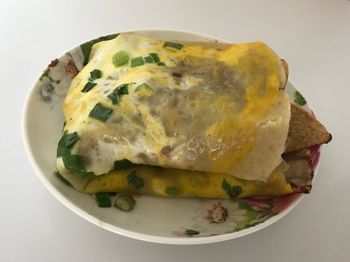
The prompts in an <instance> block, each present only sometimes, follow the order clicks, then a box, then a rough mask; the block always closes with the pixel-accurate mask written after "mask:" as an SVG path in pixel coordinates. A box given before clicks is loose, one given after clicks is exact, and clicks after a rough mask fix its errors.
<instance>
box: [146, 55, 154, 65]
mask: <svg viewBox="0 0 350 262" xmlns="http://www.w3.org/2000/svg"><path fill="white" fill-rule="evenodd" d="M144 60H145V63H149V64H150V63H153V62H154V60H153V57H152V56H151V55H148V56H146V57H144Z"/></svg>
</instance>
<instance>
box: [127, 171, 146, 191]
mask: <svg viewBox="0 0 350 262" xmlns="http://www.w3.org/2000/svg"><path fill="white" fill-rule="evenodd" d="M127 181H128V183H129V184H132V185H134V186H135V188H136V189H141V188H143V187H144V185H145V183H144V181H143V178H142V177H139V176H138V175H137V173H136V171H132V172H131V173H130V174H129V175H128V176H127Z"/></svg>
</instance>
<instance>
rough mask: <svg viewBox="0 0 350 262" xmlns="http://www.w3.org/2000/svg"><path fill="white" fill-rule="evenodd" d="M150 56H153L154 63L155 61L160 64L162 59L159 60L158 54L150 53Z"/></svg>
mask: <svg viewBox="0 0 350 262" xmlns="http://www.w3.org/2000/svg"><path fill="white" fill-rule="evenodd" d="M149 55H150V56H152V58H153V61H154V62H155V63H158V62H160V58H159V56H158V54H157V53H149Z"/></svg>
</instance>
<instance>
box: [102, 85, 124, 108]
mask: <svg viewBox="0 0 350 262" xmlns="http://www.w3.org/2000/svg"><path fill="white" fill-rule="evenodd" d="M128 87H129V84H122V85H120V86H117V87H116V88H115V89H114V90H113V91H112V93H110V94H109V95H108V96H107V97H108V98H109V99H111V100H112V103H113V105H115V104H118V102H120V100H121V98H122V96H123V95H127V94H129V88H128Z"/></svg>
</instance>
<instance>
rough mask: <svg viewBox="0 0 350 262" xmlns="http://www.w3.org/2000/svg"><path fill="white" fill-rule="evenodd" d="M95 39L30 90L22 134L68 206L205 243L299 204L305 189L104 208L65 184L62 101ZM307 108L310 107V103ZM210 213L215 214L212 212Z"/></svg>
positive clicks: (133, 231) (153, 234) (154, 235)
mask: <svg viewBox="0 0 350 262" xmlns="http://www.w3.org/2000/svg"><path fill="white" fill-rule="evenodd" d="M135 33H137V34H140V35H144V36H150V37H155V38H160V39H164V40H188V41H221V42H225V41H224V40H222V39H218V38H214V37H210V36H206V35H202V34H197V33H189V32H180V31H168V30H142V31H135ZM99 40H101V39H99ZM96 41H98V40H96ZM92 43H93V42H91V41H90V42H87V43H85V44H82V45H81V46H78V47H76V48H74V49H72V50H70V51H68V52H67V53H66V54H64V55H63V56H62V57H60V58H59V59H54V60H53V61H52V62H51V63H50V65H49V66H48V67H47V68H46V69H45V70H44V73H43V74H42V75H41V76H40V78H39V79H38V80H37V82H36V83H35V85H34V86H33V87H32V89H31V90H30V93H29V95H28V97H27V101H26V104H25V108H24V113H23V137H24V144H25V148H26V150H27V153H28V157H29V159H30V161H31V163H32V165H33V167H34V169H35V172H36V173H37V175H38V177H39V178H40V180H41V181H42V182H43V183H44V185H45V186H46V187H47V188H48V190H49V191H50V192H51V193H52V194H53V195H54V196H55V197H56V198H57V199H58V200H59V201H61V202H62V203H63V204H64V205H65V206H67V207H68V208H69V209H71V210H72V211H73V212H75V213H76V214H78V215H79V216H81V217H83V218H85V219H86V220H88V221H90V222H92V223H94V224H96V225H98V226H100V227H102V228H105V229H107V230H110V231H112V232H115V233H118V234H121V235H124V236H128V237H131V238H135V239H140V240H145V241H150V242H156V243H168V244H202V243H212V242H218V241H223V240H227V239H233V238H237V237H240V236H243V235H247V234H250V233H252V232H255V231H258V230H260V229H262V228H265V227H267V226H268V225H271V224H272V223H274V222H276V221H277V220H279V219H281V218H282V217H283V216H285V215H286V214H287V213H288V212H289V211H291V210H292V209H293V208H294V207H295V206H296V205H297V204H298V203H299V201H300V200H301V198H302V195H300V194H292V195H288V196H283V197H274V198H263V199H261V198H251V199H245V200H240V201H232V200H203V199H202V200H200V199H195V198H193V199H171V198H161V197H151V196H138V197H136V202H137V204H136V206H135V208H134V210H133V211H131V212H121V211H119V210H118V209H116V208H99V207H98V206H97V205H96V203H95V200H94V199H93V198H92V197H91V196H90V195H85V194H82V193H79V192H77V191H75V190H74V189H73V188H71V187H68V186H66V185H65V184H63V183H62V182H61V181H60V180H58V179H57V177H56V176H54V175H53V172H54V170H55V161H56V146H57V142H58V140H59V139H60V137H61V135H62V133H61V131H62V126H63V113H62V110H61V107H62V102H63V100H64V97H65V94H66V92H67V90H68V87H69V84H70V82H71V79H72V78H73V77H74V76H75V75H76V74H77V73H78V72H79V70H80V69H81V68H82V67H83V63H84V59H85V60H86V58H87V57H88V54H89V50H90V49H89V48H91V45H92ZM287 91H288V94H289V95H290V98H291V100H292V101H293V100H294V99H295V92H296V89H295V88H294V87H293V85H292V84H291V83H290V82H289V83H288V85H287ZM303 107H305V108H307V105H306V104H305V105H303ZM318 156H319V150H317V151H315V152H314V155H313V161H314V163H316V162H317V161H318ZM315 166H316V164H315ZM208 212H210V213H211V214H214V215H212V216H209V215H208V214H209V213H208ZM213 216H214V217H213Z"/></svg>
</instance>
